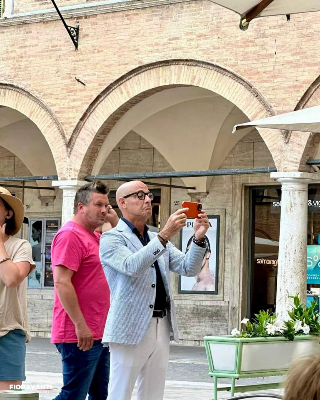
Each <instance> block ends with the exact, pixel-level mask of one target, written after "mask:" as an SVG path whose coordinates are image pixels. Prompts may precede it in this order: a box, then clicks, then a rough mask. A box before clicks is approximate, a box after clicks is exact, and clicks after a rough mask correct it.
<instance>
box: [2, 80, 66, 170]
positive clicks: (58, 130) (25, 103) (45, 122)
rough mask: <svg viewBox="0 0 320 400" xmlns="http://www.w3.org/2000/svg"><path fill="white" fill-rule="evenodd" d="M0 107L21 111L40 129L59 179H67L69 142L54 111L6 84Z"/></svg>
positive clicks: (15, 87) (33, 97)
mask: <svg viewBox="0 0 320 400" xmlns="http://www.w3.org/2000/svg"><path fill="white" fill-rule="evenodd" d="M0 106H5V107H8V108H12V109H14V110H17V111H19V112H20V113H22V114H24V115H25V116H26V117H28V118H29V119H30V120H31V121H32V122H33V123H34V124H35V125H36V126H37V127H38V129H39V130H40V132H41V133H42V134H43V136H44V138H45V140H46V142H47V144H48V146H49V148H50V150H51V153H52V156H53V159H54V162H55V165H56V170H57V173H58V175H59V177H60V178H63V177H67V171H66V159H67V157H68V154H67V140H66V136H65V133H64V131H63V128H62V126H61V125H60V123H59V121H58V120H57V118H56V117H55V116H54V115H53V113H52V111H51V110H50V109H49V108H48V107H47V106H46V105H45V104H44V103H43V102H42V101H41V100H40V99H39V98H37V97H36V96H34V95H33V94H31V93H29V92H27V91H26V90H24V89H22V88H20V87H18V86H15V85H11V84H5V83H0Z"/></svg>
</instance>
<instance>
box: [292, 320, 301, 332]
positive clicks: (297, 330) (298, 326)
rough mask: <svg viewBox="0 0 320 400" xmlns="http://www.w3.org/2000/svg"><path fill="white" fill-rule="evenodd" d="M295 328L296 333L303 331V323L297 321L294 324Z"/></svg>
mask: <svg viewBox="0 0 320 400" xmlns="http://www.w3.org/2000/svg"><path fill="white" fill-rule="evenodd" d="M293 328H294V330H295V332H299V331H301V330H302V322H301V321H296V322H295V323H294V327H293Z"/></svg>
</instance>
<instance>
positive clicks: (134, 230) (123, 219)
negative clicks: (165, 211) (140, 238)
mask: <svg viewBox="0 0 320 400" xmlns="http://www.w3.org/2000/svg"><path fill="white" fill-rule="evenodd" d="M121 219H122V221H123V222H125V223H126V224H127V225H128V227H129V228H130V229H131V230H132V232H133V233H136V232H138V233H139V231H138V229H137V227H135V226H134V225H133V224H132V223H131V222H130V221H128V220H127V219H125V218H123V217H121ZM148 230H149V227H148V226H147V225H145V226H144V232H143V233H144V235H146V233H147V232H148Z"/></svg>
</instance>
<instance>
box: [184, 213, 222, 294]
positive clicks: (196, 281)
mask: <svg viewBox="0 0 320 400" xmlns="http://www.w3.org/2000/svg"><path fill="white" fill-rule="evenodd" d="M208 218H209V223H210V228H209V229H208V231H207V234H206V237H205V238H206V250H207V251H206V253H205V255H204V258H203V262H202V268H201V271H200V272H199V274H198V275H197V276H195V277H187V276H180V278H179V293H205V294H217V293H218V272H219V221H220V220H219V216H218V215H213V216H208ZM193 223H194V219H187V225H186V226H185V227H184V228H183V229H182V232H181V251H182V252H183V253H186V252H187V251H188V250H189V247H190V245H191V242H192V238H193V234H194V231H193Z"/></svg>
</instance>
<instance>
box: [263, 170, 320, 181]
mask: <svg viewBox="0 0 320 400" xmlns="http://www.w3.org/2000/svg"><path fill="white" fill-rule="evenodd" d="M270 178H272V179H276V180H278V181H279V182H282V181H284V182H285V181H286V180H288V181H289V180H291V181H292V182H294V181H301V180H307V181H313V180H319V179H320V174H316V173H310V172H299V171H297V172H271V174H270Z"/></svg>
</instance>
